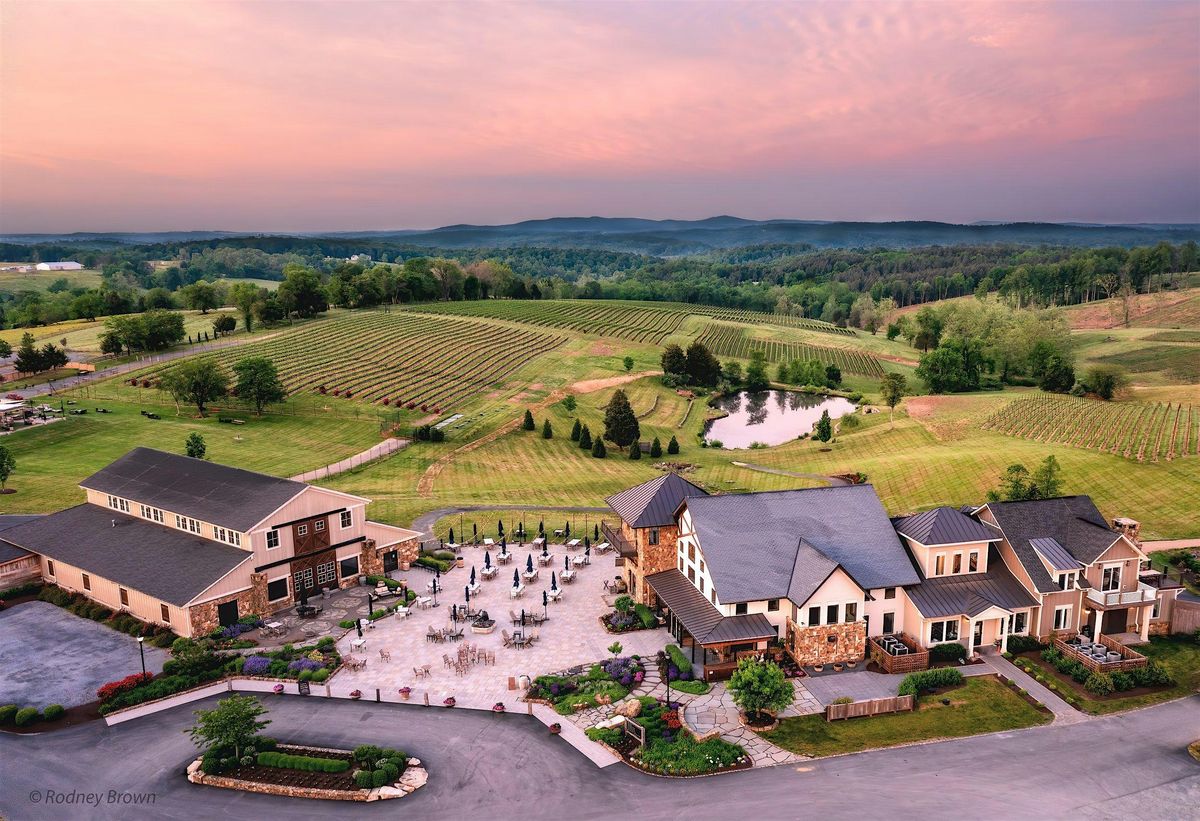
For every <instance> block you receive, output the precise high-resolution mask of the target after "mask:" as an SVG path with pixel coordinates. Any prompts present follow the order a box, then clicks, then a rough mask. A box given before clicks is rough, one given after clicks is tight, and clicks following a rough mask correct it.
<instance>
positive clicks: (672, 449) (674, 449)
mask: <svg viewBox="0 0 1200 821" xmlns="http://www.w3.org/2000/svg"><path fill="white" fill-rule="evenodd" d="M667 453H668V454H670V455H671V456H675V455H676V454H678V453H679V440H677V439H676V438H675V437H674V436H672V437H671V441H670V442H667Z"/></svg>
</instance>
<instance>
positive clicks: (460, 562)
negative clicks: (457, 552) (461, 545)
mask: <svg viewBox="0 0 1200 821" xmlns="http://www.w3.org/2000/svg"><path fill="white" fill-rule="evenodd" d="M454 562H455V564H456V565H457V566H458V567H462V566H463V557H462V556H457V557H456V558H455V559H454Z"/></svg>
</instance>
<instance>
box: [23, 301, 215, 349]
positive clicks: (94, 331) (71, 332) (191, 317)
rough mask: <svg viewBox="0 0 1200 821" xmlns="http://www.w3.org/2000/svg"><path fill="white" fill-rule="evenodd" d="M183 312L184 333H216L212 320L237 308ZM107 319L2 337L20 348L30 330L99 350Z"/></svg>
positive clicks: (42, 339) (37, 337)
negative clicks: (19, 344) (205, 311)
mask: <svg viewBox="0 0 1200 821" xmlns="http://www.w3.org/2000/svg"><path fill="white" fill-rule="evenodd" d="M179 313H181V314H183V332H184V334H186V335H187V336H197V337H198V336H199V335H200V334H204V333H208V335H209V336H212V332H213V327H212V321H213V319H214V318H216V316H217V315H218V314H220V313H228V314H234V313H235V311H234V310H233V309H232V308H227V309H225V310H224V311H209V312H208V313H207V314H202V313H200V312H199V311H180V312H179ZM106 318H107V317H97V318H96V319H95V320H94V321H92V320H87V319H71V320H68V321H66V322H58V323H55V324H53V325H39V326H37V327H34V328H7V329H5V330H3V331H0V339H4V340H5V341H7V342H8V343H9V344H11V345H12V346H13V347H16V346H17V344H18V343H19V342H20V341H21V337H22V336H24V335H25V334H26V333H30V334H33V339H34V341H35V342H37V343H38V344H39V345H40V344H45V343H46V342H53V343H54V344H55V345H60V346H61V345H63V340H66V348H67V350H70V351H89V352H93V353H99V352H100V337H101V335H102V334H103V333H104V332H105V330H107V329H106V328H105V327H104V320H105V319H106ZM185 341H186V340H185Z"/></svg>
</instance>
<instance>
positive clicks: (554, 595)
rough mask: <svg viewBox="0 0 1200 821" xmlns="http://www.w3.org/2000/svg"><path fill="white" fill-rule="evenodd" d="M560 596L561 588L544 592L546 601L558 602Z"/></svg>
mask: <svg viewBox="0 0 1200 821" xmlns="http://www.w3.org/2000/svg"><path fill="white" fill-rule="evenodd" d="M561 595H562V589H561V588H555V589H554V590H548V591H546V597H547V598H548V599H550V601H558V599H559V597H560V596H561Z"/></svg>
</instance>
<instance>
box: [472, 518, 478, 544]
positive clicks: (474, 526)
mask: <svg viewBox="0 0 1200 821" xmlns="http://www.w3.org/2000/svg"><path fill="white" fill-rule="evenodd" d="M471 541H473V542H475V544H479V525H477V524H475V523H474V522H471Z"/></svg>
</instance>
